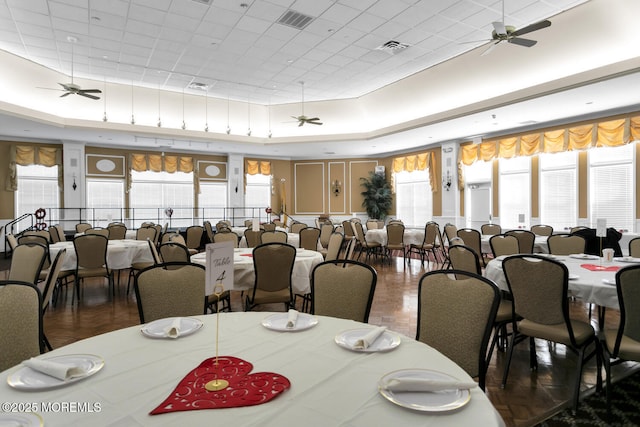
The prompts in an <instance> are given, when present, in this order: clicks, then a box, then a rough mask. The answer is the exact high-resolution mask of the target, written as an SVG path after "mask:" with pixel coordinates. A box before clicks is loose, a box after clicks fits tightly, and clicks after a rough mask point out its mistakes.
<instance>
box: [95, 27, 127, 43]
mask: <svg viewBox="0 0 640 427" xmlns="http://www.w3.org/2000/svg"><path fill="white" fill-rule="evenodd" d="M91 34H92V36H93V37H96V38H98V39H106V40H114V41H121V40H122V37H123V32H122V31H120V30H113V29H111V28H105V27H91Z"/></svg>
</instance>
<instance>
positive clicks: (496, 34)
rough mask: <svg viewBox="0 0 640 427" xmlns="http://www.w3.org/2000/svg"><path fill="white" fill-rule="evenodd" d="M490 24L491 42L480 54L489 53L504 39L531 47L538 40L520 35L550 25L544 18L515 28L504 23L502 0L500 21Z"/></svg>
mask: <svg viewBox="0 0 640 427" xmlns="http://www.w3.org/2000/svg"><path fill="white" fill-rule="evenodd" d="M492 24H493V31H492V32H491V40H489V41H491V42H493V44H492V45H491V46H489V48H488V49H487V50H485V51H484V52H482V55H481V56H484V55H488V54H489V53H491V51H492V50H493V49H495V47H496V46H497V45H498V44H499V43H500V42H503V41H506V42H507V43H513V44H516V45H518V46H524V47H531V46H533V45H535V44H536V43H538V42H537V41H536V40H531V39H525V38H522V37H520V36H522V35H524V34H528V33H532V32H534V31H538V30H541V29H543V28H547V27H549V26H551V21H549V20H546V19H545V20H544V21H540V22H536V23H535V24H531V25H527V26H526V27H523V28H520V29H519V30H516V28H515V27H513V26H511V25H505V23H504V0H503V1H502V21H500V22H493V23H492Z"/></svg>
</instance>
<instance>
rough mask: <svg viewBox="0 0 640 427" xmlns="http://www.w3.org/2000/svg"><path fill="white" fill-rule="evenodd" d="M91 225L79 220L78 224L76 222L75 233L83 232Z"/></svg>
mask: <svg viewBox="0 0 640 427" xmlns="http://www.w3.org/2000/svg"><path fill="white" fill-rule="evenodd" d="M92 227H93V226H92V225H91V224H89V223H88V222H80V223H78V224H76V233H84V232H85V231H87V230H88V229H90V228H92Z"/></svg>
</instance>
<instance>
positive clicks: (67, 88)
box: [58, 83, 71, 91]
mask: <svg viewBox="0 0 640 427" xmlns="http://www.w3.org/2000/svg"><path fill="white" fill-rule="evenodd" d="M58 84H59V85H60V86H62V87H63V88H64V90H68V91H70V90H71V87H69V85H66V84H64V83H58Z"/></svg>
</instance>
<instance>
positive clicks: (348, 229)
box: [342, 221, 355, 238]
mask: <svg viewBox="0 0 640 427" xmlns="http://www.w3.org/2000/svg"><path fill="white" fill-rule="evenodd" d="M342 231H344V236H345V237H347V238H352V237H355V234H354V231H353V225H352V223H351V221H342Z"/></svg>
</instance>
